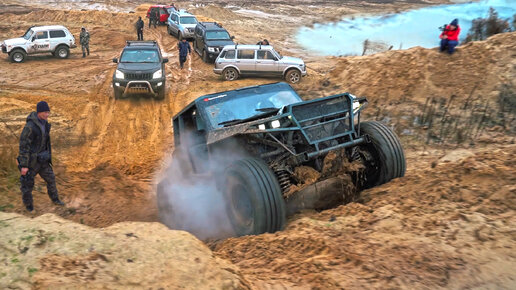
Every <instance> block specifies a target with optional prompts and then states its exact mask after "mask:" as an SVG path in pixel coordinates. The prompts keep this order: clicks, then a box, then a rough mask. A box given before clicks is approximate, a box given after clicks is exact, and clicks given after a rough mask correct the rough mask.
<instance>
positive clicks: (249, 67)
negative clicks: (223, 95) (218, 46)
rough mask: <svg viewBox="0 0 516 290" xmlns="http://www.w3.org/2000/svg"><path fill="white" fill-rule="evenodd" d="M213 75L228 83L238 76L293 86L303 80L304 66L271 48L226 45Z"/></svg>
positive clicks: (266, 46)
mask: <svg viewBox="0 0 516 290" xmlns="http://www.w3.org/2000/svg"><path fill="white" fill-rule="evenodd" d="M213 72H214V73H216V74H219V75H220V74H221V75H222V76H223V77H224V79H225V80H228V81H233V80H236V79H237V78H238V77H239V76H240V75H249V76H281V77H283V78H285V80H287V81H288V82H290V83H292V84H295V83H298V82H299V81H300V80H301V77H304V76H306V65H305V62H304V61H303V60H302V59H300V58H297V57H290V56H282V55H281V54H279V53H278V52H277V51H275V50H274V48H273V47H272V46H271V45H226V46H224V49H223V50H222V51H221V53H220V54H219V56H218V57H217V59H216V60H215V68H214V69H213Z"/></svg>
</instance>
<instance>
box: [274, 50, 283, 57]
mask: <svg viewBox="0 0 516 290" xmlns="http://www.w3.org/2000/svg"><path fill="white" fill-rule="evenodd" d="M273 51H274V52H275V53H276V54H277V55H278V56H279V58H283V55H281V53H279V52H277V51H276V50H274V49H273Z"/></svg>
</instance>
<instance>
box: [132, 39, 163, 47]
mask: <svg viewBox="0 0 516 290" xmlns="http://www.w3.org/2000/svg"><path fill="white" fill-rule="evenodd" d="M126 45H127V46H131V45H148V46H154V45H158V43H157V42H156V40H145V41H141V40H127V41H126Z"/></svg>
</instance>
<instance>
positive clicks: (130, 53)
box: [120, 49, 159, 63]
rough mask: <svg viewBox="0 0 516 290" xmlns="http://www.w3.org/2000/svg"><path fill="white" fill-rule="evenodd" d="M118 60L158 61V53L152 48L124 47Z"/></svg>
mask: <svg viewBox="0 0 516 290" xmlns="http://www.w3.org/2000/svg"><path fill="white" fill-rule="evenodd" d="M120 62H138V63H144V62H159V55H158V52H157V51H156V50H154V49H126V50H124V52H123V53H122V56H121V57H120Z"/></svg>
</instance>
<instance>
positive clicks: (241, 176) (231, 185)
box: [223, 158, 286, 236]
mask: <svg viewBox="0 0 516 290" xmlns="http://www.w3.org/2000/svg"><path fill="white" fill-rule="evenodd" d="M223 192H224V194H225V196H226V199H227V201H226V209H227V212H228V216H229V219H230V221H231V224H232V225H233V229H234V231H235V234H236V235H237V236H243V235H257V234H261V233H265V232H269V233H272V232H275V231H278V230H281V229H282V228H283V227H284V225H285V220H286V209H285V201H284V200H283V197H282V194H281V188H280V186H279V184H278V180H277V179H276V175H275V174H274V172H272V171H271V169H270V168H269V167H268V166H267V165H266V164H265V163H264V162H263V161H261V160H258V159H254V158H246V159H241V160H238V161H236V162H234V163H232V164H231V165H230V166H229V167H228V168H227V169H226V171H225V173H224V184H223Z"/></svg>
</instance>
